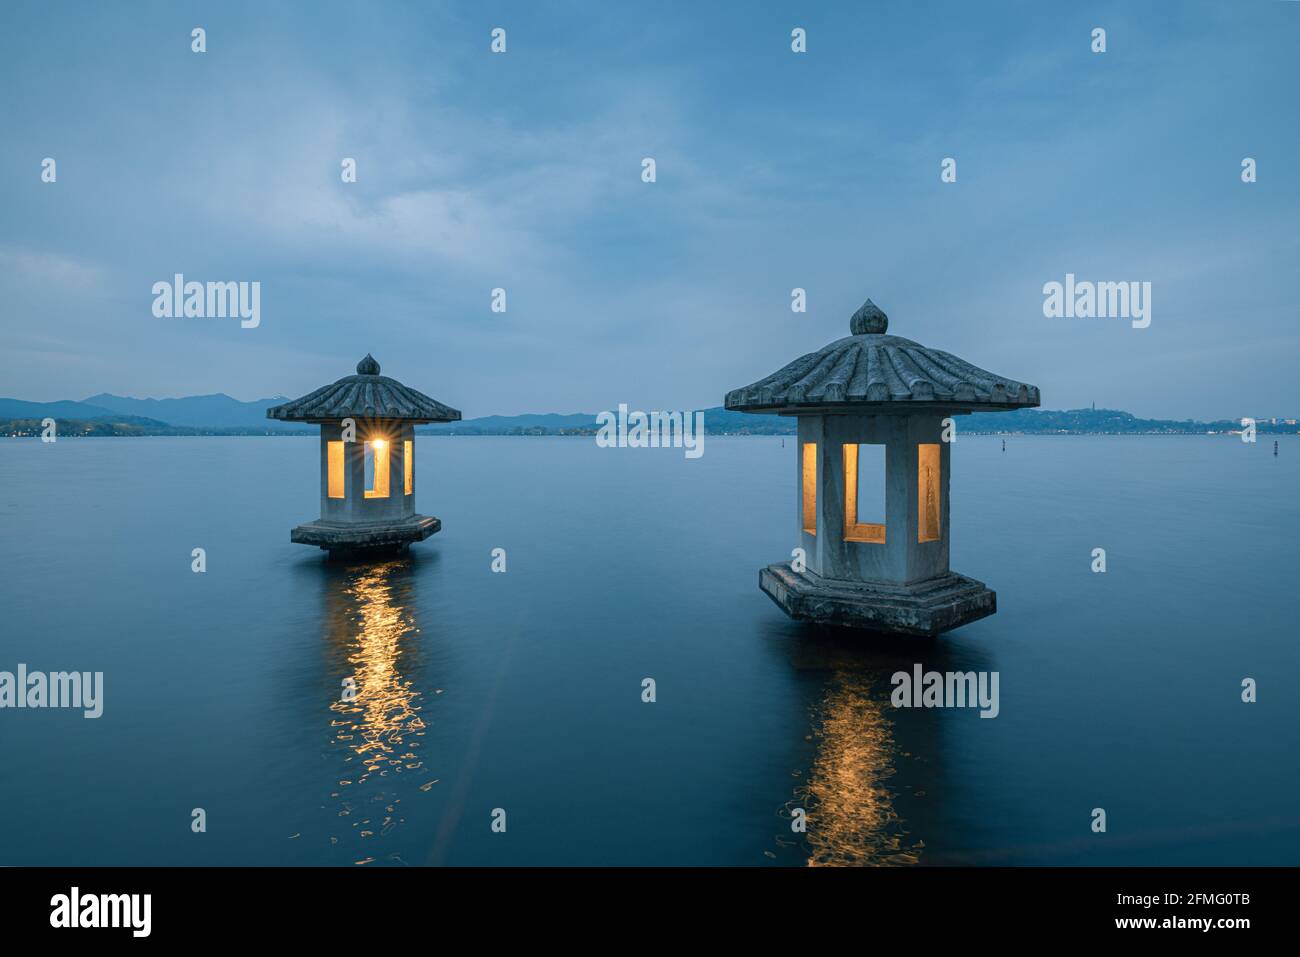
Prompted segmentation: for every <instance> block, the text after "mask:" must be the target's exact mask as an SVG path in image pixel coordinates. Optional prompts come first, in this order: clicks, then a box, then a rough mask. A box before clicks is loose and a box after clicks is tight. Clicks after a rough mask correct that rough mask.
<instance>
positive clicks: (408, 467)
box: [402, 439, 415, 495]
mask: <svg viewBox="0 0 1300 957" xmlns="http://www.w3.org/2000/svg"><path fill="white" fill-rule="evenodd" d="M414 454H415V443H414V442H412V441H411V440H410V439H407V440H406V441H405V442H403V443H402V470H403V471H404V472H405V473H406V494H407V495H410V494H411V493H412V492H413V491H415V469H414V466H415V463H414V462H413V461H412V456H414Z"/></svg>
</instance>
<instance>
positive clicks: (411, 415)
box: [266, 353, 460, 422]
mask: <svg viewBox="0 0 1300 957" xmlns="http://www.w3.org/2000/svg"><path fill="white" fill-rule="evenodd" d="M266 417H267V418H268V419H283V420H284V421H288V422H329V421H332V420H335V419H347V418H361V419H400V420H405V421H408V422H456V421H458V420H459V419H460V412H459V410H457V409H453V408H451V407H450V406H446V405H443V404H442V403H441V402H438V401H437V400H435V399H431V398H429V397H428V396H427V395H425V394H424V393H423V392H417V391H416V390H415V389H412V388H411V387H410V386H405V385H402V383H400V382H398V381H397V380H396V379H390V378H389V377H388V376H385V375H380V374H379V363H378V362H376V361H375V359H374V357H373V356H372V355H370V354H369V353H366V357H365V358H364V359H362V360H361V361H360V362H358V363H357V374H356V375H350V376H344V377H343V378H342V379H339V380H338V381H337V382H334V383H331V384H330V385H324V386H321V387H320V388H319V389H317V390H316V391H315V392H309V393H308V394H307V395H304V396H303V397H302V398H300V399H294V400H293V401H292V402H285V403H284V404H283V405H275V406H272V407H271V408H269V409H267V410H266Z"/></svg>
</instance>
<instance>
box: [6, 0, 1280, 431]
mask: <svg viewBox="0 0 1300 957" xmlns="http://www.w3.org/2000/svg"><path fill="white" fill-rule="evenodd" d="M195 26H202V27H204V28H205V29H206V30H207V40H208V52H207V53H205V54H201V55H200V54H195V53H192V52H191V50H190V30H191V29H192V28H193V27H195ZM498 26H499V27H503V28H505V29H506V31H507V43H508V51H507V53H505V54H504V55H494V54H492V53H491V52H490V51H489V42H490V36H489V34H490V31H491V30H492V28H493V27H498ZM796 26H801V27H804V28H805V29H806V30H807V34H808V52H807V53H806V54H802V55H796V54H794V53H792V52H791V51H790V31H791V29H792V28H793V27H796ZM1095 26H1101V27H1104V28H1105V29H1106V30H1107V46H1108V49H1107V52H1106V53H1104V54H1093V53H1092V52H1091V51H1090V49H1089V44H1090V31H1091V30H1092V28H1093V27H1095ZM1298 53H1300V3H1286V2H1278V0H1241V2H1226V0H1225V2H1219V3H1194V2H1163V3H1154V2H1152V3H1133V2H1126V3H1115V4H1107V3H1094V4H1079V3H1044V2H1025V3H1001V2H990V3H979V4H973V3H957V2H944V3H906V4H883V3H832V2H819V3H816V4H811V3H802V4H794V3H753V2H747V3H717V4H699V3H681V4H673V3H654V4H637V5H633V4H614V3H595V2H591V3H540V2H527V3H525V2H517V3H497V4H493V3H466V4H448V5H439V4H433V3H427V2H425V3H409V4H403V3H384V2H375V3H360V2H358V3H340V4H314V5H312V6H311V7H310V8H308V7H301V8H297V9H295V8H291V7H289V6H288V5H287V4H266V3H255V4H241V3H220V4H218V3H193V4H186V3H156V4H138V3H133V4H120V5H118V4H114V5H111V6H110V5H107V4H67V3H62V4H61V3H54V4H43V3H15V2H6V3H5V4H4V5H3V7H0V119H2V121H3V125H2V129H3V138H2V139H0V209H2V210H3V213H0V302H2V303H3V307H2V308H3V313H2V314H0V395H7V396H13V397H18V398H26V399H34V400H53V399H62V398H83V397H85V396H87V395H90V394H93V393H96V392H100V391H109V392H116V393H120V394H127V395H136V396H155V397H164V396H174V395H187V394H196V393H208V392H227V393H229V394H231V395H234V396H236V397H238V398H242V399H252V398H258V397H263V396H269V395H274V394H287V395H294V396H296V395H299V394H302V393H304V392H307V391H309V390H310V389H313V388H315V387H317V386H318V385H321V384H323V383H325V382H328V381H332V380H333V379H335V378H338V377H339V376H341V375H345V374H348V373H350V372H351V371H352V368H353V366H354V365H355V363H356V361H357V359H358V358H360V357H361V356H362V355H363V354H365V353H366V352H371V353H373V354H374V355H375V356H376V358H378V359H379V361H380V362H381V363H382V364H383V367H384V372H385V373H388V374H392V375H394V376H396V377H398V378H400V379H402V380H403V381H405V382H407V383H408V384H409V385H412V386H414V387H416V388H419V389H421V390H423V391H425V392H427V393H429V394H430V395H432V396H434V397H435V398H438V399H440V400H442V401H444V402H447V403H448V404H450V405H453V406H456V407H458V408H460V409H462V410H464V412H465V414H466V416H467V417H473V416H479V415H487V414H494V413H507V414H508V413H514V412H524V411H558V412H573V411H590V412H594V411H599V410H601V409H609V408H614V407H616V406H617V404H618V403H620V402H626V403H628V404H629V405H630V406H631V407H632V408H644V409H660V408H674V407H702V406H709V405H717V404H720V403H721V401H722V396H723V394H724V393H725V392H726V391H727V390H729V389H732V388H735V387H738V386H741V385H744V384H746V383H749V382H751V381H753V380H755V379H758V378H761V377H762V376H764V375H766V374H768V373H769V372H772V371H774V370H775V369H777V368H778V367H780V366H781V365H783V364H785V363H786V362H787V361H789V360H791V359H793V358H795V357H796V356H798V355H801V354H803V353H805V352H809V351H812V350H814V349H817V348H820V347H821V346H822V345H824V344H825V343H827V342H829V341H831V340H833V339H836V338H839V337H840V336H842V335H846V334H847V331H848V317H849V315H850V314H851V313H852V312H853V311H854V309H856V308H857V306H858V305H860V304H861V302H862V300H863V299H864V298H865V297H867V296H871V297H872V299H874V300H875V301H876V303H877V304H878V305H880V306H881V307H882V308H883V309H884V310H885V311H886V312H887V313H888V314H889V316H890V332H892V333H895V334H898V335H901V336H906V337H908V338H912V339H915V340H917V341H919V342H922V343H924V344H926V345H930V346H935V347H938V348H942V349H946V350H948V351H950V352H954V353H956V354H957V355H960V356H962V357H963V358H966V359H968V360H970V361H972V362H974V363H976V364H977V365H981V366H983V367H985V368H987V369H991V370H993V371H995V372H998V373H1001V374H1004V375H1007V376H1011V377H1014V378H1018V379H1021V380H1023V381H1029V382H1032V383H1034V384H1036V385H1038V386H1039V387H1040V388H1041V389H1042V393H1043V400H1044V401H1043V404H1044V407H1046V408H1068V407H1078V406H1082V405H1086V404H1088V403H1089V402H1091V401H1096V402H1097V404H1098V406H1106V407H1111V408H1124V409H1128V410H1130V411H1132V412H1135V413H1137V414H1139V415H1146V416H1161V417H1186V416H1191V417H1197V418H1220V417H1229V416H1239V415H1281V414H1290V415H1295V414H1300V395H1298V393H1297V386H1296V369H1297V359H1300V327H1298V326H1297V322H1296V320H1297V306H1296V295H1295V291H1294V285H1295V283H1296V276H1297V274H1300V270H1298V269H1297V268H1296V263H1297V258H1298V257H1297V253H1300V239H1298V238H1297V222H1298V221H1300V217H1297V212H1298V211H1300V202H1298V200H1300V191H1298V188H1297V183H1296V164H1297V162H1300V131H1298V130H1297V123H1296V108H1295V100H1296V91H1297V89H1300V83H1298V82H1297V81H1300V55H1298ZM47 156H49V157H54V158H55V159H56V160H57V163H58V181H57V183H54V184H45V183H42V182H41V181H40V164H41V160H42V159H43V158H44V157H47ZM345 156H351V157H355V158H356V159H357V162H358V182H357V183H355V184H344V183H342V182H341V181H340V177H339V169H340V167H339V164H340V160H341V159H342V158H343V157H345ZM646 156H651V157H654V158H655V160H656V162H657V168H658V181H657V182H656V183H653V184H646V183H643V182H641V177H640V173H641V159H642V158H643V157H646ZM949 156H951V157H954V158H956V160H957V164H958V166H957V170H958V178H957V182H956V183H951V184H945V183H941V182H940V178H939V168H940V162H941V160H942V159H943V158H944V157H949ZM1246 156H1250V157H1254V158H1255V159H1256V160H1257V162H1258V170H1259V181H1258V182H1257V183H1254V184H1250V185H1247V184H1243V183H1242V182H1241V180H1240V164H1241V160H1242V158H1243V157H1246ZM176 272H182V273H184V274H185V275H186V277H187V278H188V279H197V280H245V281H254V280H256V281H259V282H261V284H262V321H261V325H260V326H259V327H258V328H256V329H241V328H240V326H239V324H238V322H235V321H229V320H211V321H208V320H196V319H188V320H185V319H182V320H169V319H157V318H155V317H154V316H153V314H152V312H151V308H150V307H151V304H152V294H151V292H150V289H151V286H152V284H153V283H154V282H157V281H159V280H169V279H170V278H171V276H172V275H173V274H174V273H176ZM1067 272H1073V273H1075V274H1076V275H1077V276H1078V277H1079V278H1080V279H1092V280H1099V281H1100V280H1107V281H1121V280H1135V281H1149V282H1151V283H1152V287H1153V291H1152V322H1151V325H1150V327H1149V328H1147V329H1140V330H1139V329H1133V328H1132V327H1131V326H1130V324H1129V323H1128V322H1126V321H1123V320H1116V319H1111V320H1077V319H1076V320H1066V319H1048V318H1045V317H1044V316H1043V310H1042V303H1043V293H1042V287H1043V284H1044V283H1046V282H1050V281H1053V280H1055V281H1061V280H1063V279H1064V276H1065V274H1066V273H1067ZM796 286H798V287H803V288H805V289H807V291H808V304H809V305H808V312H807V313H806V314H795V313H792V312H791V310H790V290H791V289H792V288H794V287H796ZM494 287H504V288H505V289H506V290H507V296H508V311H507V312H506V313H505V314H499V313H493V312H491V311H490V308H489V304H490V291H491V289H492V288H494Z"/></svg>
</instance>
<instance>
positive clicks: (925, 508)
mask: <svg viewBox="0 0 1300 957" xmlns="http://www.w3.org/2000/svg"><path fill="white" fill-rule="evenodd" d="M939 468H940V466H939V445H938V443H935V444H933V445H929V444H927V445H918V446H917V447H916V481H917V487H916V540H917V541H918V542H937V541H938V540H939V537H940V536H939V515H940V512H939Z"/></svg>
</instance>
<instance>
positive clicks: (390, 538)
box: [266, 354, 460, 558]
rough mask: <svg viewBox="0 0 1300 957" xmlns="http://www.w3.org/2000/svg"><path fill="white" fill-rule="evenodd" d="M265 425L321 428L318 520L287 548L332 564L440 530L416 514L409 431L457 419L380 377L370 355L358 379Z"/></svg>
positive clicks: (279, 409)
mask: <svg viewBox="0 0 1300 957" xmlns="http://www.w3.org/2000/svg"><path fill="white" fill-rule="evenodd" d="M266 417H267V418H269V419H280V420H282V421H286V422H316V423H319V424H320V518H319V519H318V520H316V521H314V522H306V523H304V524H302V525H299V526H298V527H297V528H295V529H294V530H293V531H292V532H291V533H290V534H289V538H290V540H291V541H294V542H300V543H302V544H304V545H318V546H320V547H321V548H324V549H328V550H329V553H330V557H331V558H350V557H365V556H369V555H380V554H384V553H389V552H393V551H400V550H402V549H404V548H406V547H407V546H408V545H409V544H410V543H411V542H419V541H423V540H424V539H426V538H428V537H429V536H430V535H432V534H433V533H434V532H436V531H438V530H439V529H440V528H442V522H440V521H438V519H436V518H433V517H431V516H427V515H419V514H417V513H416V511H415V426H416V425H417V424H418V423H421V422H455V421H458V420H459V419H460V412H459V411H457V410H456V409H453V408H450V407H449V406H445V405H443V404H442V403H441V402H437V401H435V400H434V399H431V398H429V397H428V396H427V395H425V394H424V393H422V392H417V391H416V390H414V389H412V388H409V387H408V386H404V385H402V383H400V382H398V381H397V380H396V379H390V378H389V377H388V376H383V375H380V374H379V363H378V362H376V361H375V360H374V358H372V357H371V356H370V355H369V354H367V355H366V357H365V358H364V359H362V360H361V361H360V362H358V363H357V374H356V375H350V376H345V377H344V378H342V379H339V380H338V381H337V382H334V383H332V384H331V385H326V386H321V388H319V389H317V390H316V391H315V392H312V393H310V394H308V395H305V396H303V397H302V398H301V399H294V400H293V401H292V402H286V403H284V404H283V405H277V406H273V407H271V408H269V409H267V410H266Z"/></svg>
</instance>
